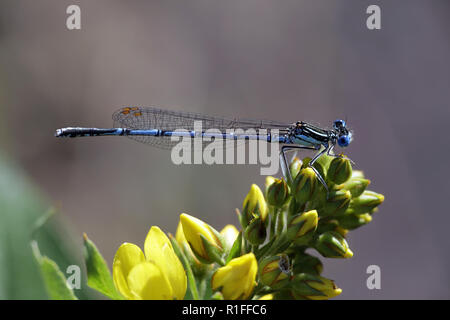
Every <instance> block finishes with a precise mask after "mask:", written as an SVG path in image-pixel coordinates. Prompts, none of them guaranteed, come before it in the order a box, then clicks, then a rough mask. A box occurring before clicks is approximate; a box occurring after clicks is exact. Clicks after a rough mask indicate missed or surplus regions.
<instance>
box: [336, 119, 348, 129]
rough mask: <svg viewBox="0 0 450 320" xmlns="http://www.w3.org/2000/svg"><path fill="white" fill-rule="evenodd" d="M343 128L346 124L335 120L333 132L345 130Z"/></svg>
mask: <svg viewBox="0 0 450 320" xmlns="http://www.w3.org/2000/svg"><path fill="white" fill-rule="evenodd" d="M345 126H346V123H345V121H344V120H340V119H338V120H336V121H334V122H333V128H334V129H335V130H339V129H341V128H345Z"/></svg>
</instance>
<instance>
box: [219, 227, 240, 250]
mask: <svg viewBox="0 0 450 320" xmlns="http://www.w3.org/2000/svg"><path fill="white" fill-rule="evenodd" d="M220 234H221V235H222V237H223V239H224V242H225V246H226V247H227V248H228V249H230V248H231V247H232V246H233V244H234V241H235V240H236V238H237V236H238V235H239V231H238V230H237V229H236V227H235V226H233V225H232V224H227V225H226V226H225V227H224V228H223V229H222V231H220Z"/></svg>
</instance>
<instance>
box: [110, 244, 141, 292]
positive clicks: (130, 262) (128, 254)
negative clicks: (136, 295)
mask: <svg viewBox="0 0 450 320" xmlns="http://www.w3.org/2000/svg"><path fill="white" fill-rule="evenodd" d="M144 261H145V257H144V253H143V252H142V250H141V249H140V248H139V247H138V246H137V245H135V244H132V243H124V244H122V245H121V246H120V247H119V249H118V250H117V252H116V255H115V256H114V262H113V280H114V284H115V286H116V288H117V290H119V292H120V293H121V294H122V295H123V296H124V297H125V298H127V299H132V298H133V295H132V294H131V292H130V290H129V287H128V283H127V277H128V274H129V273H130V271H131V269H133V267H135V266H136V265H138V264H140V263H142V262H144Z"/></svg>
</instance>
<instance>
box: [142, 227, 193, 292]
mask: <svg viewBox="0 0 450 320" xmlns="http://www.w3.org/2000/svg"><path fill="white" fill-rule="evenodd" d="M144 251H145V257H146V259H147V261H150V262H153V263H154V264H155V265H156V266H158V267H159V268H160V269H161V270H162V271H163V272H164V274H165V276H166V277H167V279H168V281H169V283H170V285H171V287H172V289H173V294H174V298H175V299H179V300H181V299H183V298H184V295H185V294H186V289H187V278H186V272H185V271H184V268H183V265H182V264H181V262H180V260H179V259H178V257H177V255H176V254H175V252H174V251H173V247H172V244H171V243H170V240H169V238H167V236H166V235H165V233H164V232H162V231H161V229H160V228H158V227H152V228H151V229H150V231H149V232H148V234H147V237H146V238H145V244H144Z"/></svg>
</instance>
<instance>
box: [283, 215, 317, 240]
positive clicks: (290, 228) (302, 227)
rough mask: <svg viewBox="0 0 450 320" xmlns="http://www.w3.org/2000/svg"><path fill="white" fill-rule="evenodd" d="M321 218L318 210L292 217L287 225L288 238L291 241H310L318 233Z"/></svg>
mask: <svg viewBox="0 0 450 320" xmlns="http://www.w3.org/2000/svg"><path fill="white" fill-rule="evenodd" d="M318 222H319V218H318V215H317V211H316V210H311V211H308V212H304V213H301V214H297V215H295V216H292V217H291V218H290V219H289V221H288V224H287V230H286V237H287V239H288V240H290V241H296V240H300V239H301V240H305V241H306V240H309V239H310V238H311V236H312V234H313V233H314V231H316V228H317V223H318ZM303 242H304V241H303Z"/></svg>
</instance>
